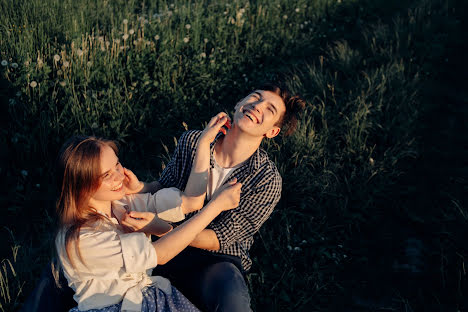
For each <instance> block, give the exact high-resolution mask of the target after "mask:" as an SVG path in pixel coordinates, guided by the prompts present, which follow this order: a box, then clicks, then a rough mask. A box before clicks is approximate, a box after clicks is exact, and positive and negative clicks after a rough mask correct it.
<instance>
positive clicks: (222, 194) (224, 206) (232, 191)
mask: <svg viewBox="0 0 468 312" xmlns="http://www.w3.org/2000/svg"><path fill="white" fill-rule="evenodd" d="M241 189H242V183H240V182H237V178H232V179H231V180H230V181H228V182H227V183H226V184H224V185H223V186H221V187H220V188H219V189H217V190H216V192H215V193H214V194H213V198H212V199H211V201H210V202H214V203H215V204H216V206H217V207H219V208H221V210H222V211H225V210H231V209H234V208H237V207H238V206H239V201H240V194H241Z"/></svg>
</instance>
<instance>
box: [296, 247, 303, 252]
mask: <svg viewBox="0 0 468 312" xmlns="http://www.w3.org/2000/svg"><path fill="white" fill-rule="evenodd" d="M301 250H302V249H301V247H294V251H301Z"/></svg>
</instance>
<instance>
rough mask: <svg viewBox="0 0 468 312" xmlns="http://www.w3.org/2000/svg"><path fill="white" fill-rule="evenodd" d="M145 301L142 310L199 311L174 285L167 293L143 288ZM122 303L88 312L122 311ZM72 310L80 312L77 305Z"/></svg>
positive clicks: (146, 311) (163, 311)
mask: <svg viewBox="0 0 468 312" xmlns="http://www.w3.org/2000/svg"><path fill="white" fill-rule="evenodd" d="M142 294H143V302H142V303H141V311H142V312H169V311H180V312H199V311H200V310H198V309H197V307H195V306H194V305H193V304H192V303H191V302H190V301H189V300H188V299H187V298H186V297H185V296H184V295H183V294H182V293H181V292H180V291H178V290H177V288H175V287H174V286H172V294H171V295H166V294H165V293H164V292H163V291H162V290H161V289H159V288H157V287H154V286H150V287H146V288H144V289H143V290H142ZM121 306H122V303H118V304H114V305H111V306H108V307H105V308H101V309H91V310H87V311H86V312H120V308H121ZM70 312H80V310H78V308H77V307H75V308H73V309H71V310H70Z"/></svg>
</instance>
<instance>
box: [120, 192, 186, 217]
mask: <svg viewBox="0 0 468 312" xmlns="http://www.w3.org/2000/svg"><path fill="white" fill-rule="evenodd" d="M115 206H122V207H123V206H128V207H129V208H130V210H131V211H139V212H143V211H148V212H152V213H155V214H157V216H158V217H159V218H160V219H163V220H164V221H168V222H179V221H182V220H184V219H185V215H184V213H183V212H182V192H181V191H180V190H179V189H177V188H175V187H170V188H164V189H160V190H159V191H157V192H156V193H154V194H150V193H143V194H132V195H127V196H126V198H125V199H124V200H121V201H118V202H115ZM117 210H118V211H121V213H123V212H125V209H124V208H117Z"/></svg>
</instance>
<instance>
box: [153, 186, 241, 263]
mask: <svg viewBox="0 0 468 312" xmlns="http://www.w3.org/2000/svg"><path fill="white" fill-rule="evenodd" d="M241 186H242V185H241V184H240V183H236V180H233V181H231V182H229V183H227V184H226V187H225V189H223V190H222V191H221V192H220V193H219V195H218V196H216V197H215V198H213V199H212V200H211V201H210V202H209V203H208V204H207V205H206V206H205V207H204V208H203V209H202V210H201V211H200V212H199V213H197V214H196V215H195V216H193V217H192V218H190V219H189V220H187V221H185V222H184V223H183V224H182V225H180V226H179V227H177V228H175V229H174V230H172V231H171V232H169V233H168V234H166V235H164V236H163V237H161V238H160V239H158V240H157V241H156V242H153V243H152V244H153V246H154V248H155V250H156V254H157V255H158V264H165V263H167V262H168V261H169V260H171V259H172V258H174V257H175V256H176V255H177V254H179V253H180V252H181V251H182V250H183V249H185V248H186V247H187V246H188V245H189V244H190V243H191V242H192V241H193V240H194V239H195V237H196V236H197V235H198V234H199V233H200V232H201V231H202V230H203V229H204V228H205V227H206V226H207V225H208V224H210V222H211V221H212V220H213V219H214V218H216V217H217V216H218V215H219V214H220V213H221V212H222V211H224V210H229V209H233V208H235V207H237V206H238V205H239V200H240V191H241Z"/></svg>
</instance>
